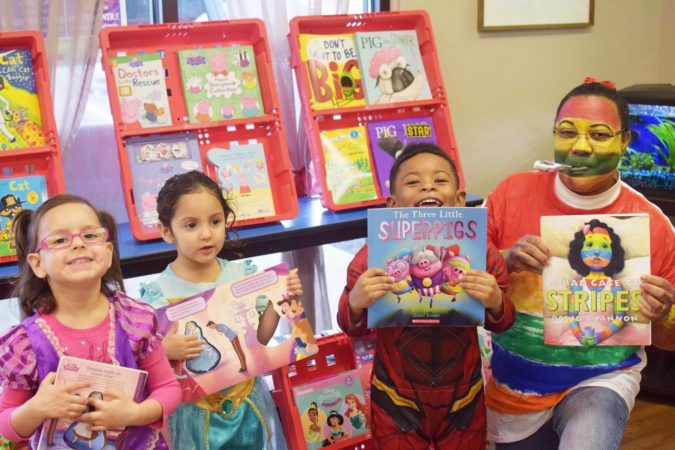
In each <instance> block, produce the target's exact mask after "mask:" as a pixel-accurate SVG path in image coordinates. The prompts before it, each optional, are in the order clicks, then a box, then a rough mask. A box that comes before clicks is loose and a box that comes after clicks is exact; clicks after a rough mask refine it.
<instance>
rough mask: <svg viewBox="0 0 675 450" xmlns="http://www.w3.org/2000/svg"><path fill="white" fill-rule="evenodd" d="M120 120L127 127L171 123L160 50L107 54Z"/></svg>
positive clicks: (159, 125) (147, 126) (144, 126)
mask: <svg viewBox="0 0 675 450" xmlns="http://www.w3.org/2000/svg"><path fill="white" fill-rule="evenodd" d="M110 66H111V70H112V73H113V76H114V77H115V86H116V92H117V99H118V101H119V108H120V115H121V120H122V123H123V124H124V125H125V126H126V127H127V128H129V129H134V128H151V127H161V126H168V125H171V111H170V110H169V97H168V95H167V92H166V81H165V78H166V73H165V71H164V66H163V65H162V54H161V53H149V54H139V55H132V56H115V57H112V58H110Z"/></svg>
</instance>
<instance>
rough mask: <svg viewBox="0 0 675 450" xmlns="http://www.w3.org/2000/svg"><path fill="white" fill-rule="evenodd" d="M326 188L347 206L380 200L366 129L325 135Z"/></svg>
mask: <svg viewBox="0 0 675 450" xmlns="http://www.w3.org/2000/svg"><path fill="white" fill-rule="evenodd" d="M321 145H322V148H323V155H324V168H325V171H326V187H327V189H328V191H329V192H328V194H329V195H331V196H332V198H333V202H334V203H335V204H338V205H344V204H349V203H354V202H360V201H364V200H373V199H376V198H377V188H376V187H375V179H374V176H373V163H372V159H371V157H370V151H369V150H368V141H367V140H366V129H365V128H364V127H362V126H358V127H352V128H344V129H339V130H326V131H322V132H321Z"/></svg>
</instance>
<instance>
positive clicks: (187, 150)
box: [126, 133, 202, 233]
mask: <svg viewBox="0 0 675 450" xmlns="http://www.w3.org/2000/svg"><path fill="white" fill-rule="evenodd" d="M126 147H127V152H128V161H129V168H130V169H131V179H132V187H131V190H132V195H133V202H134V206H135V211H133V212H130V214H135V215H136V217H138V220H139V221H140V222H141V224H142V229H143V230H144V231H146V232H148V233H152V232H156V231H157V229H158V228H157V224H158V223H159V217H158V215H157V194H159V190H160V189H161V188H162V186H164V182H165V181H166V180H168V179H169V178H171V177H172V176H174V175H177V174H179V173H184V172H189V171H190V170H201V169H202V163H201V157H200V155H199V148H198V147H197V139H196V137H195V135H194V134H192V133H175V134H165V135H159V136H143V137H133V138H129V139H127V141H126Z"/></svg>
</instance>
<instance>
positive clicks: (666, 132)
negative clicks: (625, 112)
mask: <svg viewBox="0 0 675 450" xmlns="http://www.w3.org/2000/svg"><path fill="white" fill-rule="evenodd" d="M629 114H630V120H629V123H630V125H629V127H630V131H631V139H630V144H629V145H628V149H627V150H626V154H625V155H624V157H623V159H622V160H621V164H620V166H619V170H620V172H621V178H622V179H623V181H625V182H626V183H628V184H629V185H631V186H633V187H635V188H646V189H655V190H667V191H672V190H675V106H670V105H654V104H651V105H647V104H629Z"/></svg>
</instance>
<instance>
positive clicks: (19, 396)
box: [0, 314, 180, 441]
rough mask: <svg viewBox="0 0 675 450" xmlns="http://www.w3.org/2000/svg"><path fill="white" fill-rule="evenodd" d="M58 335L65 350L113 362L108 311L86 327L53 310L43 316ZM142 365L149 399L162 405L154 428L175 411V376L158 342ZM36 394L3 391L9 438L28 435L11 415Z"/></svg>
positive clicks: (2, 419) (2, 426)
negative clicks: (63, 321) (72, 325)
mask: <svg viewBox="0 0 675 450" xmlns="http://www.w3.org/2000/svg"><path fill="white" fill-rule="evenodd" d="M41 317H42V318H43V319H44V320H45V321H46V322H47V324H48V325H49V327H50V328H51V329H52V330H53V331H54V334H55V335H56V336H57V337H58V340H59V342H60V343H61V346H62V347H63V349H64V351H65V353H66V354H67V355H69V356H73V357H76V358H83V359H89V360H92V361H99V362H104V363H112V361H111V359H110V356H109V355H108V336H109V335H110V316H108V315H106V317H105V319H104V320H102V321H101V322H100V323H99V324H98V325H96V326H94V327H92V328H87V329H83V330H78V329H74V328H70V327H67V326H65V325H63V324H61V323H60V322H59V321H58V320H56V318H55V317H54V315H53V314H44V315H42V316H41ZM139 368H140V369H141V370H145V371H146V372H148V379H147V382H146V385H147V389H148V392H149V393H150V395H149V396H148V399H153V400H155V401H157V402H158V403H159V404H160V405H161V406H162V418H161V419H160V420H158V421H157V422H155V423H153V424H151V425H150V426H152V427H153V428H161V427H162V426H163V425H164V422H165V421H166V420H167V418H168V416H169V414H170V413H171V412H172V411H175V409H176V407H177V406H178V403H179V401H180V396H179V395H177V393H176V392H177V391H179V386H178V382H177V381H176V376H175V375H174V373H173V370H172V369H171V366H170V365H169V361H168V360H167V358H166V354H165V353H164V347H163V346H161V345H160V346H158V347H157V349H156V350H154V351H153V352H152V353H150V354H149V355H148V356H147V357H146V358H144V359H142V360H141V361H140V363H139ZM33 395H35V393H34V392H32V391H27V390H24V389H10V388H7V389H5V390H3V391H2V394H0V436H2V437H4V438H5V439H7V440H10V441H20V440H24V439H26V437H22V436H20V435H19V434H17V433H16V431H15V430H14V427H12V423H11V417H12V413H13V412H14V410H15V409H16V408H17V407H19V406H21V405H23V404H24V403H25V402H26V401H28V400H29V399H30V398H31V397H32V396H33Z"/></svg>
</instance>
